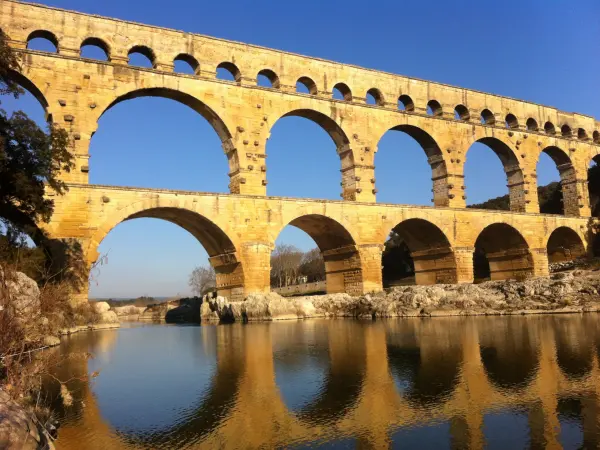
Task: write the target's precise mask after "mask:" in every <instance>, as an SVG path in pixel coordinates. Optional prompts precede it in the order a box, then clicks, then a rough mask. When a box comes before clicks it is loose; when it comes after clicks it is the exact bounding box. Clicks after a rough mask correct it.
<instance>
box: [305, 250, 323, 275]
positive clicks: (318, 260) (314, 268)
mask: <svg viewBox="0 0 600 450" xmlns="http://www.w3.org/2000/svg"><path fill="white" fill-rule="evenodd" d="M300 273H301V274H302V275H304V276H306V278H307V281H308V282H309V283H312V282H314V281H323V280H325V261H323V255H322V254H321V250H319V249H318V248H313V249H312V250H309V251H307V252H306V253H304V255H302V261H301V265H300Z"/></svg>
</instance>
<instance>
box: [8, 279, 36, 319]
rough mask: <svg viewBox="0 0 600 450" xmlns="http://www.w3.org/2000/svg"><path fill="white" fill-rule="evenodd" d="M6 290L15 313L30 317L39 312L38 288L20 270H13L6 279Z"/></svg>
mask: <svg viewBox="0 0 600 450" xmlns="http://www.w3.org/2000/svg"><path fill="white" fill-rule="evenodd" d="M8 291H9V292H10V295H11V296H12V304H13V305H14V307H15V309H16V312H17V314H19V315H20V316H22V317H31V316H33V315H36V314H39V313H40V288H39V287H38V285H37V283H36V282H35V281H34V280H32V279H31V278H29V277H28V276H27V275H25V274H24V273H22V272H14V273H13V274H11V278H10V279H9V280H8Z"/></svg>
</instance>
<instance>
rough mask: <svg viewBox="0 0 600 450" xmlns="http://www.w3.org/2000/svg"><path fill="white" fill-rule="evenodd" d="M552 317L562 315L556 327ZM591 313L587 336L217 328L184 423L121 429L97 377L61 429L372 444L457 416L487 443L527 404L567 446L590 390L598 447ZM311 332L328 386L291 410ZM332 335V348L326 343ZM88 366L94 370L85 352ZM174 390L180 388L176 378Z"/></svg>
mask: <svg viewBox="0 0 600 450" xmlns="http://www.w3.org/2000/svg"><path fill="white" fill-rule="evenodd" d="M547 320H552V321H553V322H555V323H553V324H552V326H548V325H549V324H548V323H547V322H546V321H547ZM582 320H583V321H584V322H585V324H584V326H585V327H586V329H588V330H590V333H588V334H587V335H586V336H580V337H579V339H578V342H577V345H573V343H572V337H571V335H572V332H573V331H574V330H576V329H579V328H576V329H572V328H571V326H572V325H575V326H579V322H577V321H575V322H573V321H572V320H571V321H569V318H568V317H560V316H557V317H553V318H538V317H523V318H504V319H493V320H492V322H490V319H489V318H488V319H484V318H466V319H465V318H447V319H439V320H438V319H436V320H435V321H425V322H424V321H421V320H416V319H415V320H412V319H409V320H403V321H384V322H375V323H371V322H369V323H366V322H365V323H363V324H359V325H358V328H357V324H356V323H354V322H344V321H311V322H306V323H304V322H302V323H292V322H286V323H278V324H256V325H253V326H252V327H251V328H248V327H239V326H232V327H216V328H214V327H209V326H207V327H205V328H206V330H204V329H203V332H204V331H205V333H206V336H203V345H206V343H205V342H204V340H205V338H206V339H207V340H209V341H210V339H209V338H211V336H212V339H214V337H215V336H213V335H211V334H210V333H212V332H213V331H214V333H215V334H216V349H217V368H216V369H215V373H214V375H213V378H212V385H211V387H210V388H209V389H208V390H207V394H206V395H204V396H203V399H202V400H201V402H200V404H198V406H197V409H196V410H194V411H192V412H190V413H189V414H188V416H187V420H186V421H184V422H182V423H179V424H178V425H176V426H174V427H172V428H165V429H153V430H151V431H149V432H144V431H139V432H135V431H127V432H125V431H119V432H118V433H117V432H116V430H114V429H112V428H111V427H110V425H109V424H108V423H107V422H106V421H105V419H104V418H103V417H102V415H101V411H100V410H99V409H98V405H97V402H96V399H95V397H94V396H93V395H92V393H91V390H90V389H89V387H88V386H86V385H82V386H80V389H77V391H76V392H77V398H76V402H75V408H79V407H80V404H79V402H80V401H83V403H84V404H85V406H84V407H82V409H81V413H80V414H78V416H79V417H80V418H81V420H79V421H78V422H77V423H76V424H74V425H67V426H65V427H62V428H61V431H60V436H61V437H62V438H63V442H79V441H77V436H78V435H79V436H80V435H81V433H87V432H91V431H92V430H93V432H94V441H93V443H94V445H95V447H94V448H99V449H100V448H102V449H110V448H120V447H119V444H120V443H122V442H123V441H125V442H127V443H129V444H130V445H132V446H133V447H134V448H136V447H139V448H148V447H160V446H161V445H162V446H164V445H168V444H169V442H171V443H172V442H174V441H173V439H177V441H178V442H182V441H188V442H196V443H197V444H201V445H200V447H202V448H204V447H205V448H238V447H239V446H240V444H241V443H242V442H243V443H244V444H245V446H246V447H248V448H259V447H260V446H261V445H263V446H266V447H268V448H283V447H285V446H287V445H290V444H293V443H302V442H304V443H306V442H319V441H323V440H328V439H332V438H333V437H336V438H343V439H357V441H359V443H360V444H362V445H365V446H366V447H365V448H388V446H389V445H390V443H391V441H392V439H394V433H395V432H396V431H399V429H401V428H402V427H418V426H428V425H433V426H435V425H436V424H440V423H443V422H445V421H449V423H450V430H449V435H448V437H447V438H448V439H450V440H451V442H452V444H453V448H483V447H484V444H485V442H486V439H487V437H486V436H485V427H484V417H485V416H486V415H487V414H490V413H495V412H500V413H501V412H504V411H510V412H513V413H514V412H515V411H517V410H518V411H524V413H525V414H526V415H527V417H528V432H529V439H530V442H531V445H532V447H535V448H561V446H560V443H559V438H560V428H561V423H560V422H559V416H558V414H559V413H560V412H561V411H562V408H563V407H564V405H563V406H561V404H560V403H559V400H560V399H571V398H581V407H582V411H581V417H582V422H583V423H582V425H583V439H584V447H585V448H588V447H589V448H596V446H597V445H599V444H600V442H599V441H598V436H600V428H599V427H600V414H599V411H600V409H599V408H600V404H599V403H598V401H599V400H598V399H600V383H599V382H598V380H600V367H599V359H598V355H599V354H600V350H599V349H600V335H599V334H598V329H599V328H598V320H599V319H598V317H596V316H595V315H587V316H585V317H584V318H583V319H582ZM209 335H210V336H209ZM93 339H94V340H98V342H97V343H96V346H100V347H101V348H102V351H103V352H108V353H107V354H108V355H110V346H111V345H114V343H115V339H116V333H113V332H109V333H98V334H97V335H94V337H93ZM74 342H77V340H74ZM83 342H86V343H87V341H83ZM299 342H302V343H304V344H306V345H311V346H312V348H313V349H316V348H319V351H318V352H317V353H318V354H317V359H318V361H316V363H317V364H318V365H320V366H322V367H324V368H325V370H323V373H324V376H323V378H322V380H321V386H320V389H319V393H318V394H316V395H315V396H314V397H313V398H312V400H310V399H309V400H307V401H308V403H307V404H305V405H304V406H300V407H297V408H295V409H290V407H288V406H287V404H286V401H285V400H284V397H283V396H282V394H281V392H280V390H279V387H278V385H277V381H276V373H277V371H279V370H282V369H284V368H285V367H286V366H289V367H288V369H289V370H292V369H294V370H297V365H298V364H303V362H302V360H298V359H297V358H301V357H302V356H303V354H296V353H294V351H291V352H290V349H291V348H292V347H291V346H297V345H298V343H299ZM324 343H325V345H326V346H327V348H321V347H318V346H317V347H315V345H316V344H319V345H323V344H324ZM86 345H87V344H86ZM81 351H98V349H97V348H96V347H94V348H92V349H88V348H83V349H81ZM285 355H287V356H285ZM304 356H306V355H304ZM77 364H82V367H81V370H84V371H85V370H87V368H86V367H85V365H86V362H85V361H84V360H81V361H80V362H77ZM171 387H172V388H175V387H173V386H171ZM164 388H165V389H169V388H170V387H169V383H168V382H167V383H166V384H165V387H164ZM466 412H468V414H465V413H466ZM86 430H87V431H86ZM99 430H100V431H101V432H100V433H99V432H98V431H99ZM102 430H103V431H102ZM179 439H181V440H179ZM538 446H539V447H538ZM61 448H62V447H61ZM65 448H68V447H65ZM361 448H362V447H361Z"/></svg>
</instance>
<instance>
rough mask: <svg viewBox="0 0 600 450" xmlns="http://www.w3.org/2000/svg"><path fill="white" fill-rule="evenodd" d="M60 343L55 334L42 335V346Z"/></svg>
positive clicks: (53, 345)
mask: <svg viewBox="0 0 600 450" xmlns="http://www.w3.org/2000/svg"><path fill="white" fill-rule="evenodd" d="M57 345H60V339H59V338H58V337H56V336H45V337H44V346H46V347H55V346H57Z"/></svg>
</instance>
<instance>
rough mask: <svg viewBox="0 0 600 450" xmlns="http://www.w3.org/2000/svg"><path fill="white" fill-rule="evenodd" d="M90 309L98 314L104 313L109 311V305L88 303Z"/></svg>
mask: <svg viewBox="0 0 600 450" xmlns="http://www.w3.org/2000/svg"><path fill="white" fill-rule="evenodd" d="M90 303H91V305H92V307H93V308H94V309H95V310H96V312H97V313H98V314H102V313H105V312H106V311H108V310H109V309H110V305H109V304H108V303H106V302H90Z"/></svg>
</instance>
